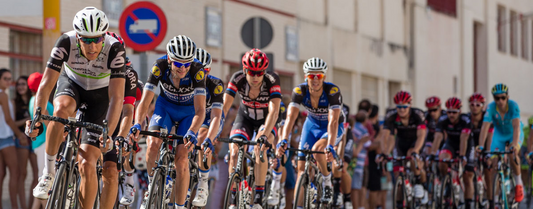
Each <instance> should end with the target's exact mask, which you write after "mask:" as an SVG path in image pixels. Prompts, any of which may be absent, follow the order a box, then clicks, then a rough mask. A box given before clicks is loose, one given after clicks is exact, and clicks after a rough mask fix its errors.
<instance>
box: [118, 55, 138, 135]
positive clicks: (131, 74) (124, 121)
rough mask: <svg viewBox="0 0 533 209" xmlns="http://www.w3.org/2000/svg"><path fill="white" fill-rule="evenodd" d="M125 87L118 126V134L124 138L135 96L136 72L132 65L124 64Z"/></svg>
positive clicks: (131, 118)
mask: <svg viewBox="0 0 533 209" xmlns="http://www.w3.org/2000/svg"><path fill="white" fill-rule="evenodd" d="M126 69H127V70H126V76H127V77H128V79H126V87H125V88H124V102H123V105H122V118H121V119H120V120H121V122H120V127H118V128H119V129H118V136H122V137H124V138H126V135H127V134H128V132H129V129H130V127H131V124H132V123H133V113H134V112H135V106H134V104H135V100H136V96H137V80H138V76H137V72H135V70H133V67H132V66H131V65H130V66H126Z"/></svg>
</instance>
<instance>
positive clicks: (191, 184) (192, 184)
mask: <svg viewBox="0 0 533 209" xmlns="http://www.w3.org/2000/svg"><path fill="white" fill-rule="evenodd" d="M196 186H198V178H197V177H191V180H190V182H189V189H190V190H191V192H190V193H191V194H190V195H187V199H185V205H186V206H187V208H189V209H191V208H195V206H194V205H192V200H194V196H196V195H195V194H196Z"/></svg>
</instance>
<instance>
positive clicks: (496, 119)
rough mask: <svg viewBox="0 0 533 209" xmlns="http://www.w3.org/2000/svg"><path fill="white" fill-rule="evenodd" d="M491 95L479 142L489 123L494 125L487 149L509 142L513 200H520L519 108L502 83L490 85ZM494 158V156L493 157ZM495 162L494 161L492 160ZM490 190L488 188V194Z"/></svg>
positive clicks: (483, 142) (499, 147)
mask: <svg viewBox="0 0 533 209" xmlns="http://www.w3.org/2000/svg"><path fill="white" fill-rule="evenodd" d="M491 92H492V97H493V98H494V101H493V102H491V103H490V104H489V105H488V108H487V111H486V112H485V115H484V116H483V126H482V127H481V132H480V134H479V137H480V138H479V144H480V145H483V144H485V139H486V138H487V136H488V133H489V129H490V126H491V124H493V125H494V133H493V136H492V143H490V145H489V146H488V147H487V150H491V151H494V150H496V149H497V150H500V151H502V150H505V144H506V143H509V145H510V146H511V149H512V150H514V151H515V152H514V155H513V156H512V159H511V162H512V163H511V168H512V170H513V173H514V178H515V182H516V187H515V200H516V201H517V202H522V200H523V199H524V187H523V183H522V177H521V175H520V157H519V155H520V145H521V144H522V139H523V138H524V132H523V131H522V123H521V122H520V108H519V107H518V104H517V103H516V102H515V101H513V100H510V99H509V88H508V87H507V85H505V84H503V83H498V84H496V85H494V87H492V90H491ZM483 148H484V147H483V146H478V147H477V151H478V152H481V151H482V150H483ZM495 160H496V158H495ZM493 163H496V162H493ZM490 191H491V190H490V189H489V194H491V192H490Z"/></svg>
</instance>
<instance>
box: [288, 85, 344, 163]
mask: <svg viewBox="0 0 533 209" xmlns="http://www.w3.org/2000/svg"><path fill="white" fill-rule="evenodd" d="M322 89H323V91H322V94H321V95H320V98H319V100H318V106H317V107H316V108H315V107H313V105H312V104H311V93H310V92H309V86H308V84H307V83H302V84H300V85H298V86H296V87H295V88H294V89H293V92H292V102H291V103H290V104H289V107H293V106H294V107H299V105H303V106H304V107H305V109H306V110H307V112H308V114H307V117H306V119H305V122H304V125H303V128H302V136H301V140H300V145H299V149H311V148H312V147H313V146H314V145H315V143H316V142H317V141H318V140H320V139H327V138H328V124H329V122H328V115H329V110H334V109H341V107H342V96H341V92H340V89H339V87H337V86H336V85H335V84H333V83H329V82H324V84H323V86H322ZM344 122H345V119H344V113H343V112H342V111H341V114H340V116H339V125H338V127H339V128H338V131H337V136H336V140H335V145H338V144H339V143H340V141H341V140H342V135H343V134H344ZM298 158H299V160H305V155H304V154H303V153H298Z"/></svg>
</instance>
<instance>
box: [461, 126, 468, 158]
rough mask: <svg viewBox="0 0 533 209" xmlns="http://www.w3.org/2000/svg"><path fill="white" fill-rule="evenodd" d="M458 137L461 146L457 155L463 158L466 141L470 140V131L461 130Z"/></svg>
mask: <svg viewBox="0 0 533 209" xmlns="http://www.w3.org/2000/svg"><path fill="white" fill-rule="evenodd" d="M459 137H460V139H461V146H460V147H459V155H460V156H465V154H466V148H467V146H468V139H469V138H470V129H468V128H465V129H463V130H462V131H461V135H460V136H459Z"/></svg>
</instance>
